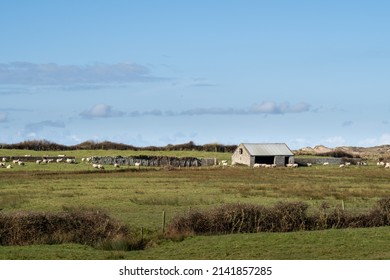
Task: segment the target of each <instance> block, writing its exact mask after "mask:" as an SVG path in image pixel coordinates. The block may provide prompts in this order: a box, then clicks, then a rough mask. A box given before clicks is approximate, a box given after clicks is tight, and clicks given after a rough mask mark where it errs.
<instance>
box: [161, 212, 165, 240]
mask: <svg viewBox="0 0 390 280" xmlns="http://www.w3.org/2000/svg"><path fill="white" fill-rule="evenodd" d="M161 227H162V234H163V235H164V234H165V211H164V210H163V212H162V221H161Z"/></svg>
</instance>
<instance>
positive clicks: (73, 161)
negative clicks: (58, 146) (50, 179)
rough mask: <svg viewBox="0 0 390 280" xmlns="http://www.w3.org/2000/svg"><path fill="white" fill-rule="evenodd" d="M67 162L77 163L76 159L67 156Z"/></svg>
mask: <svg viewBox="0 0 390 280" xmlns="http://www.w3.org/2000/svg"><path fill="white" fill-rule="evenodd" d="M66 163H76V160H75V159H74V158H67V159H66Z"/></svg>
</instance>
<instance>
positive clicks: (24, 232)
mask: <svg viewBox="0 0 390 280" xmlns="http://www.w3.org/2000/svg"><path fill="white" fill-rule="evenodd" d="M128 236H129V231H128V229H127V228H126V227H125V226H123V225H121V224H119V223H118V222H116V221H114V220H113V219H112V218H110V217H109V216H108V215H107V214H106V213H104V212H102V211H99V210H82V211H77V210H68V211H64V212H60V213H34V212H16V213H1V214H0V245H30V244H58V243H67V242H72V243H80V244H86V245H91V246H95V245H98V244H100V243H102V242H105V241H108V240H113V239H116V238H128Z"/></svg>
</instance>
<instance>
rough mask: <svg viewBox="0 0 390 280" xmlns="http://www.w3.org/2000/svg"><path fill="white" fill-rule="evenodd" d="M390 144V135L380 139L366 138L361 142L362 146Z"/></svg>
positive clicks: (386, 134)
mask: <svg viewBox="0 0 390 280" xmlns="http://www.w3.org/2000/svg"><path fill="white" fill-rule="evenodd" d="M389 144H390V133H384V134H382V135H380V136H379V137H377V138H375V137H372V138H366V139H363V140H362V141H360V142H359V145H361V146H380V145H389Z"/></svg>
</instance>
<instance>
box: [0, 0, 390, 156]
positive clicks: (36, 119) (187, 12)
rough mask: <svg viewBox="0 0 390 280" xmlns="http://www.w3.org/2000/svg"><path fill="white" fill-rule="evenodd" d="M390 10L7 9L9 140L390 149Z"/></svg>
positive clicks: (2, 25) (191, 4)
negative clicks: (373, 147) (249, 144)
mask: <svg viewBox="0 0 390 280" xmlns="http://www.w3.org/2000/svg"><path fill="white" fill-rule="evenodd" d="M389 12H390V2H389V1H381V0H378V1H359V0H355V1H349V0H345V1H343V0H327V1H315V0H314V1H313V0H311V1H303V0H297V1H282V0H275V1H265V0H264V1H262V0H253V1H252V0H239V1H238V0H237V1H234V0H224V1H222V0H221V1H219V0H214V1H210V0H197V1H179V0H176V1H174V0H164V1H157V0H149V1H141V0H127V1H125V0H106V1H103V0H83V1H78V0H67V1H59V0H58V1H57V0H51V1H49V0H48V1H44V0H34V1H28V0H25V1H23V0H8V1H7V0H4V1H1V2H0V143H18V142H22V141H25V140H48V141H51V142H56V143H59V144H64V145H74V144H78V143H81V142H83V141H97V142H101V141H113V142H119V143H125V144H129V145H134V146H150V145H154V146H165V145H168V144H181V143H186V142H189V141H193V142H195V144H199V145H202V144H208V143H220V144H225V145H232V144H233V145H234V144H239V143H242V142H253V143H257V142H259V143H286V144H287V145H288V146H289V147H290V148H292V149H299V148H302V147H307V146H310V147H314V146H316V145H325V146H328V147H338V146H362V147H368V146H376V145H382V144H390V118H389V116H390V102H389V101H390V95H389V93H390V17H389V16H388V15H389Z"/></svg>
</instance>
